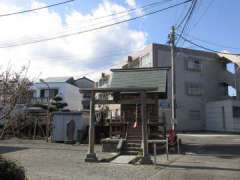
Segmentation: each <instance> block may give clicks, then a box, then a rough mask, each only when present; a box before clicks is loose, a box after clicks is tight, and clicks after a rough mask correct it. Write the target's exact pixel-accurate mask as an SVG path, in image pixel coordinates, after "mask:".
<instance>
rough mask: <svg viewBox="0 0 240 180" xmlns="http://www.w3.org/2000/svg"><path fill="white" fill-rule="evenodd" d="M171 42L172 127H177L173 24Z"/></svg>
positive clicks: (170, 35)
mask: <svg viewBox="0 0 240 180" xmlns="http://www.w3.org/2000/svg"><path fill="white" fill-rule="evenodd" d="M168 38H169V44H170V47H171V95H172V99H171V107H172V108H171V112H172V113H171V114H172V116H171V125H172V129H175V118H176V103H175V102H176V96H175V40H176V37H175V27H174V26H172V30H171V32H170V34H169V35H168Z"/></svg>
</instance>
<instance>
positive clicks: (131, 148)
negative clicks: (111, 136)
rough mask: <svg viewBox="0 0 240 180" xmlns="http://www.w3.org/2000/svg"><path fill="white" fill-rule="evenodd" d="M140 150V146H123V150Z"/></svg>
mask: <svg viewBox="0 0 240 180" xmlns="http://www.w3.org/2000/svg"><path fill="white" fill-rule="evenodd" d="M140 150H141V146H140V147H131V146H123V151H137V152H139V151H140Z"/></svg>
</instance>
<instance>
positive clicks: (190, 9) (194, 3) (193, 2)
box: [176, 0, 197, 45]
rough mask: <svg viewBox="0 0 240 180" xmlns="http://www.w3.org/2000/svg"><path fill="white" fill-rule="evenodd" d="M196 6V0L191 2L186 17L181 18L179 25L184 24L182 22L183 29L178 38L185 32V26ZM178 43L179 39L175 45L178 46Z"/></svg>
mask: <svg viewBox="0 0 240 180" xmlns="http://www.w3.org/2000/svg"><path fill="white" fill-rule="evenodd" d="M196 4H197V0H193V1H192V4H191V6H190V8H189V10H188V11H187V13H186V16H185V17H184V18H183V21H182V22H181V23H184V22H185V23H184V25H183V28H182V30H181V33H180V36H181V35H183V33H184V31H185V28H186V27H187V25H188V23H189V21H190V19H191V17H192V14H193V11H194V9H195V7H196ZM181 23H180V24H179V25H178V26H177V27H178V28H179V27H180V26H181ZM179 41H180V38H178V39H177V42H176V45H177V44H178V42H179Z"/></svg>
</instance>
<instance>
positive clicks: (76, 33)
mask: <svg viewBox="0 0 240 180" xmlns="http://www.w3.org/2000/svg"><path fill="white" fill-rule="evenodd" d="M191 1H192V0H186V1H183V2H181V3H177V4H174V5H171V6H168V7H166V8H162V9H159V10H156V11H152V12H149V13H146V14H143V15H139V16H136V17H133V18H129V19H127V20H122V21H118V22H115V23H110V24H107V25H103V26H99V27H95V28H91V29H87V30H83V31H78V32H75V33H69V34H63V35H60V36H55V37H49V38H45V39H40V40H36V41H30V42H25V43H19V44H13V45H7V46H0V48H1V49H3V48H10V47H17V46H23V45H29V44H36V43H40V42H45V41H51V40H55V39H61V38H66V37H70V36H75V35H79V34H84V33H88V32H92V31H96V30H100V29H105V28H108V27H111V26H115V25H118V24H122V23H125V22H129V21H133V20H136V19H140V18H143V17H146V16H149V15H153V14H156V13H159V12H162V11H165V10H168V9H171V8H174V7H177V6H180V5H183V4H186V3H188V2H191Z"/></svg>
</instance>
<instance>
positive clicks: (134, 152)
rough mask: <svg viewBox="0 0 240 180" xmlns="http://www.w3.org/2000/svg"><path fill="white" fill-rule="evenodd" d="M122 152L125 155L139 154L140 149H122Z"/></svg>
mask: <svg viewBox="0 0 240 180" xmlns="http://www.w3.org/2000/svg"><path fill="white" fill-rule="evenodd" d="M121 154H124V155H138V151H122V152H121Z"/></svg>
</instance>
